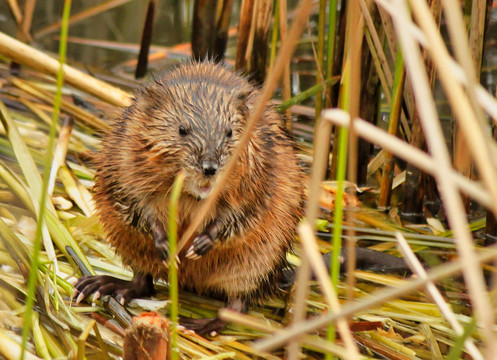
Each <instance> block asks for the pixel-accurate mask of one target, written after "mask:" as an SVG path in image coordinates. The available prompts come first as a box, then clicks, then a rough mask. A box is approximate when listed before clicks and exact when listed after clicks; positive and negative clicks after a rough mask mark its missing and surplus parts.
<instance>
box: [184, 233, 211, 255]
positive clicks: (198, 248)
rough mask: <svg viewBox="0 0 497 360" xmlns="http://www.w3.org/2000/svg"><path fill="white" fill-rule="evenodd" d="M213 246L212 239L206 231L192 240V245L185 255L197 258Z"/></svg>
mask: <svg viewBox="0 0 497 360" xmlns="http://www.w3.org/2000/svg"><path fill="white" fill-rule="evenodd" d="M213 246H214V240H213V239H212V237H211V235H210V234H208V233H206V232H205V233H202V234H200V235H199V236H197V237H196V238H195V239H194V240H193V244H192V246H190V248H189V249H188V252H187V253H186V257H187V258H188V259H190V260H198V259H200V257H201V256H202V255H205V254H207V253H208V252H209V250H210V249H212V247H213Z"/></svg>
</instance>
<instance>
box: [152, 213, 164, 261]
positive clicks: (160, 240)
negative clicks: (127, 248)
mask: <svg viewBox="0 0 497 360" xmlns="http://www.w3.org/2000/svg"><path fill="white" fill-rule="evenodd" d="M150 231H151V232H152V237H153V238H154V245H155V249H156V251H157V255H158V256H159V258H160V259H161V260H162V261H165V260H167V259H168V258H169V241H168V237H167V233H166V230H165V229H164V226H163V225H162V224H161V223H159V222H158V221H156V222H154V223H153V224H152V226H151V227H150Z"/></svg>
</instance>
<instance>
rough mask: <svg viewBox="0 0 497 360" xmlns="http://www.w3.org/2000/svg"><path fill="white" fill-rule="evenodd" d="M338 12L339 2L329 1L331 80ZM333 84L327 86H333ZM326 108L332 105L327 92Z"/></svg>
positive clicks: (328, 74) (327, 59)
mask: <svg viewBox="0 0 497 360" xmlns="http://www.w3.org/2000/svg"><path fill="white" fill-rule="evenodd" d="M337 12H338V0H329V2H328V35H327V41H328V42H327V44H326V52H327V53H326V75H325V78H326V79H329V78H331V77H332V75H333V65H334V62H335V47H336V40H335V38H336V28H337ZM331 85H332V84H327V86H331ZM325 94H326V95H327V96H326V99H325V100H326V101H325V106H326V107H327V108H328V107H330V106H331V105H332V104H331V96H329V91H326V92H325Z"/></svg>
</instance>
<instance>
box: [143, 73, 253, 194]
mask: <svg viewBox="0 0 497 360" xmlns="http://www.w3.org/2000/svg"><path fill="white" fill-rule="evenodd" d="M254 90H255V89H254V88H253V86H252V85H250V84H249V83H248V82H247V81H246V80H245V79H244V78H242V77H241V76H239V75H237V74H235V73H233V72H231V71H230V70H228V69H227V68H225V67H223V66H219V65H214V64H212V63H207V64H206V63H192V64H188V65H183V66H180V67H178V68H177V69H176V70H174V71H173V72H171V73H169V74H167V75H166V76H165V77H163V78H161V79H159V80H156V81H155V83H153V84H151V85H150V86H148V87H146V88H145V89H144V90H143V91H142V93H141V94H140V95H138V96H137V98H136V105H137V107H138V108H139V109H141V112H142V113H143V115H144V116H143V118H144V121H143V122H144V124H142V125H141V127H143V125H144V126H145V128H144V129H143V134H142V137H143V138H144V139H147V141H148V144H147V149H148V151H152V152H154V153H156V154H157V155H160V156H153V157H150V158H151V159H154V161H156V160H157V158H162V159H163V161H162V163H161V165H160V166H164V167H167V169H164V171H165V172H167V174H169V175H165V176H166V177H167V176H169V177H171V175H172V174H174V175H175V174H177V172H178V171H179V170H184V172H185V175H186V176H185V182H184V186H183V191H184V192H186V193H188V194H190V195H192V196H194V197H196V198H197V199H205V198H206V197H207V196H208V195H209V193H210V192H211V190H212V188H213V186H214V184H215V182H216V180H217V179H218V177H219V176H218V174H219V172H221V170H222V169H223V167H224V166H225V165H226V163H227V162H228V160H229V157H230V154H231V153H232V151H233V149H234V147H235V146H236V144H237V142H238V140H239V138H240V137H241V135H242V134H243V131H244V128H245V124H246V120H247V117H248V111H249V110H248V106H247V99H248V97H249V96H250V94H252V93H253V92H254ZM142 142H144V141H142ZM172 169H174V171H173V172H171V170H172Z"/></svg>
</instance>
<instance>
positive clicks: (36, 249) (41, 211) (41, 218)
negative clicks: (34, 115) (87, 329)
mask: <svg viewBox="0 0 497 360" xmlns="http://www.w3.org/2000/svg"><path fill="white" fill-rule="evenodd" d="M70 12H71V0H65V2H64V11H63V13H62V27H61V34H60V48H59V64H60V66H59V71H58V72H57V90H56V93H55V99H54V111H53V113H52V124H51V126H50V133H49V141H48V146H47V150H46V155H45V165H44V166H45V169H44V172H43V184H42V188H41V198H40V205H39V208H38V216H37V219H38V221H37V223H36V235H35V239H34V244H33V252H32V254H31V265H30V273H29V280H28V293H27V295H26V311H25V313H24V326H23V329H22V351H21V360H23V359H24V355H25V351H26V344H27V341H28V336H29V332H30V330H31V320H32V311H33V304H34V299H35V291H36V281H37V277H38V257H39V253H40V248H41V240H42V230H43V225H44V223H45V212H46V208H47V206H46V203H47V200H48V191H47V190H48V185H49V178H50V168H51V164H52V159H53V156H52V152H53V146H54V144H55V133H56V127H57V121H58V118H59V111H60V104H61V99H62V86H63V84H64V72H63V64H64V63H65V60H66V45H67V33H68V28H69V27H68V20H69V14H70Z"/></svg>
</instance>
